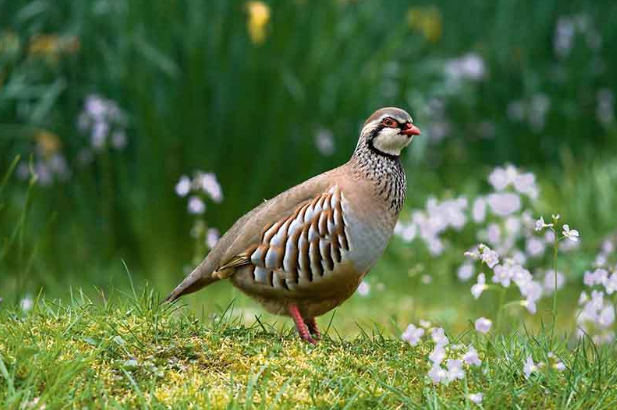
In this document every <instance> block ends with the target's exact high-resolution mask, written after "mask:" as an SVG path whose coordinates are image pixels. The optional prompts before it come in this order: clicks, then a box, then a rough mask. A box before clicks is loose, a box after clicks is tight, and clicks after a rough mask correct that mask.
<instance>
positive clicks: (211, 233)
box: [206, 228, 220, 249]
mask: <svg viewBox="0 0 617 410" xmlns="http://www.w3.org/2000/svg"><path fill="white" fill-rule="evenodd" d="M219 236H220V234H219V230H218V229H216V228H210V229H208V232H206V245H207V246H208V248H210V249H212V248H214V247H215V246H216V243H217V242H218V241H219Z"/></svg>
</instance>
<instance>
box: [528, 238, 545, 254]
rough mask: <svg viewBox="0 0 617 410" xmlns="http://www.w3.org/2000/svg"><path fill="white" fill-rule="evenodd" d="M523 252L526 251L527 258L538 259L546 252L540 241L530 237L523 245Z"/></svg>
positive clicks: (542, 242)
mask: <svg viewBox="0 0 617 410" xmlns="http://www.w3.org/2000/svg"><path fill="white" fill-rule="evenodd" d="M525 250H526V251H527V253H528V254H529V256H531V257H539V256H542V255H544V252H545V251H546V245H545V244H544V241H542V240H541V239H538V238H536V237H534V236H532V237H530V238H529V239H527V242H526V243H525Z"/></svg>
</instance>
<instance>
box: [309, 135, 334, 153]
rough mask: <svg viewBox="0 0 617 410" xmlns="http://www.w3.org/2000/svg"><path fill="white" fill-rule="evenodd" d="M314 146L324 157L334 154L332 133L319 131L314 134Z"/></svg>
mask: <svg viewBox="0 0 617 410" xmlns="http://www.w3.org/2000/svg"><path fill="white" fill-rule="evenodd" d="M314 140H315V146H316V147H317V150H318V151H319V152H320V153H321V155H324V156H326V157H329V156H331V155H332V154H334V151H335V149H336V148H335V146H334V136H333V135H332V131H330V130H326V129H320V130H319V131H317V133H316V134H315V138H314Z"/></svg>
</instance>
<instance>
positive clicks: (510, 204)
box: [487, 192, 521, 217]
mask: <svg viewBox="0 0 617 410" xmlns="http://www.w3.org/2000/svg"><path fill="white" fill-rule="evenodd" d="M487 200H488V205H489V207H490V208H491V211H493V213H494V214H495V215H497V216H502V217H504V216H508V215H511V214H513V213H514V212H517V211H518V210H520V209H521V198H520V197H519V196H518V195H516V194H513V193H511V192H500V193H495V194H490V195H489V196H488V197H487Z"/></svg>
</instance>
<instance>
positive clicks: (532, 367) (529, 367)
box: [523, 355, 538, 379]
mask: <svg viewBox="0 0 617 410" xmlns="http://www.w3.org/2000/svg"><path fill="white" fill-rule="evenodd" d="M537 370H538V366H536V364H535V363H534V362H533V359H532V358H531V355H529V356H527V359H526V360H525V366H523V373H525V378H526V379H529V376H530V375H531V373H533V372H535V371H537Z"/></svg>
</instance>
